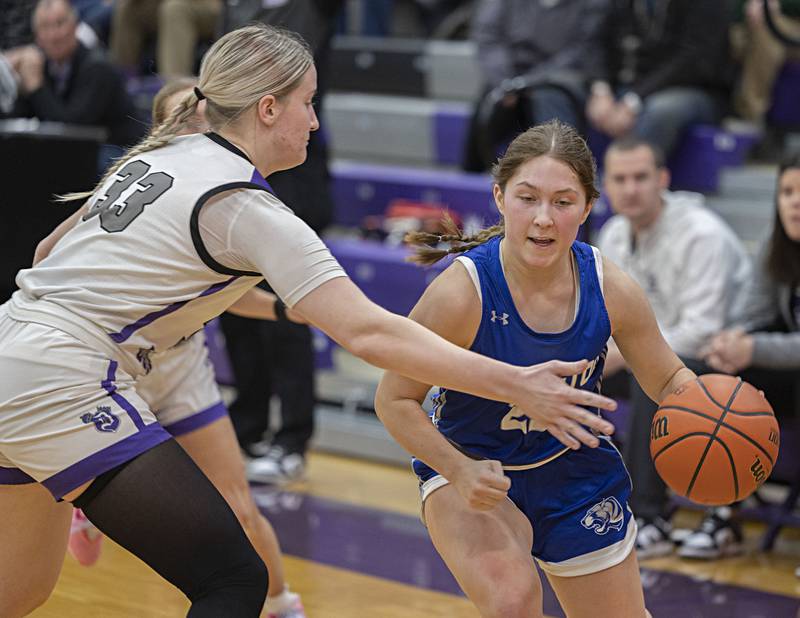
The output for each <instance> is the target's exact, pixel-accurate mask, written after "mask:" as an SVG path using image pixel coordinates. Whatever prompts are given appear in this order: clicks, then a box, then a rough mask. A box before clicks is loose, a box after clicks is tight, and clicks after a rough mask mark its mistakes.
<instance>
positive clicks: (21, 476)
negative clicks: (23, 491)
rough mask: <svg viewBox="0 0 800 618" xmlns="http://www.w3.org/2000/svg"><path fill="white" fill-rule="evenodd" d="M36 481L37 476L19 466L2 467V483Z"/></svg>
mask: <svg viewBox="0 0 800 618" xmlns="http://www.w3.org/2000/svg"><path fill="white" fill-rule="evenodd" d="M35 482H36V479H35V478H33V477H32V476H28V475H27V474H25V473H24V472H23V471H22V470H20V469H19V468H0V485H26V484H28V483H35Z"/></svg>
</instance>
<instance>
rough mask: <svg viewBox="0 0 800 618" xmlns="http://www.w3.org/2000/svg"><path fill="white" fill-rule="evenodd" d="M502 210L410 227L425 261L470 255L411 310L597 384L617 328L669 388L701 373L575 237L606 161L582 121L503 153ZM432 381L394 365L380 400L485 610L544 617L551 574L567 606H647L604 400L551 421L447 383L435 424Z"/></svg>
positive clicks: (663, 391) (457, 570)
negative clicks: (457, 225) (544, 583)
mask: <svg viewBox="0 0 800 618" xmlns="http://www.w3.org/2000/svg"><path fill="white" fill-rule="evenodd" d="M493 174H494V181H495V184H494V198H495V202H496V204H497V208H498V209H499V211H500V214H501V216H502V221H501V223H500V224H499V225H496V226H494V227H492V228H489V229H487V230H483V231H482V232H480V233H479V234H477V235H475V236H473V237H469V238H465V237H462V236H461V235H460V234H458V233H457V230H456V231H454V232H455V233H454V234H453V235H450V236H444V237H437V236H433V235H429V234H424V233H419V234H412V237H411V240H412V241H416V242H418V243H425V242H437V241H442V240H444V241H450V242H451V243H453V246H452V248H451V249H450V250H449V251H446V250H439V249H438V248H427V247H426V248H421V249H420V250H419V252H418V254H417V257H418V261H421V262H423V263H433V262H435V261H436V260H438V259H439V258H441V257H443V256H444V255H445V254H447V253H460V252H463V251H465V250H467V251H466V253H464V254H463V255H461V256H459V257H458V258H457V259H456V260H455V262H454V263H453V264H451V265H450V266H449V267H448V268H447V269H446V270H445V271H444V272H443V273H442V274H441V275H439V277H437V278H436V279H435V280H434V281H433V283H431V285H430V286H429V287H428V289H427V290H426V292H425V294H424V295H423V296H422V298H421V299H420V301H419V303H418V304H417V305H416V307H415V308H414V309H413V311H412V313H411V317H412V319H414V320H416V321H418V322H419V323H420V324H423V325H424V326H427V327H428V328H430V329H431V330H433V331H435V332H437V333H439V334H440V335H442V336H443V337H444V338H445V339H448V340H450V341H452V342H453V343H455V344H456V345H459V346H461V347H463V348H466V349H469V350H472V351H474V352H478V353H479V354H483V355H486V356H490V357H492V358H495V359H498V360H502V361H504V362H508V363H511V364H519V365H528V364H530V363H547V362H556V361H575V360H579V359H586V360H588V361H589V363H588V365H587V366H586V368H585V369H584V370H582V371H580V372H576V373H575V374H574V375H570V376H565V382H566V383H567V384H569V385H570V386H571V387H574V388H575V389H576V390H583V391H590V392H599V391H600V376H601V375H602V373H603V361H604V358H605V353H606V345H607V342H608V339H609V337H611V336H613V337H614V339H615V341H616V342H617V344H618V345H619V348H620V350H621V351H622V353H623V355H624V356H625V358H626V360H627V361H628V362H629V364H630V366H631V367H632V370H633V372H634V374H635V375H636V377H637V379H638V380H639V381H640V383H641V384H642V386H643V387H644V389H645V391H646V392H647V393H649V394H650V396H651V397H652V398H653V399H655V400H657V401H659V400H661V399H662V398H663V397H664V396H666V395H667V394H668V393H671V392H672V391H674V390H675V389H676V388H678V387H679V386H680V385H681V384H683V383H684V382H686V381H688V380H691V379H693V378H694V377H695V376H694V374H693V373H692V372H691V371H689V370H688V369H686V368H685V367H684V366H683V364H682V363H681V361H680V360H679V359H678V357H677V356H676V355H675V354H674V353H673V352H672V350H671V349H670V348H669V347H668V346H667V344H666V343H665V342H664V340H663V338H662V337H661V333H660V332H659V330H658V327H657V325H656V322H655V319H654V317H653V314H652V311H651V309H650V307H649V305H648V303H647V300H646V298H645V296H644V293H643V292H642V290H641V289H640V288H639V287H638V286H637V285H636V284H635V283H634V282H633V280H632V279H631V278H630V277H628V276H627V275H625V274H624V273H623V272H622V271H621V270H620V269H619V268H617V267H616V266H614V265H613V264H612V263H610V262H608V261H605V260H603V258H602V256H601V255H600V254H599V252H598V251H597V249H595V248H594V247H591V246H590V245H587V244H584V243H582V242H577V241H576V240H575V239H576V236H577V233H578V227H579V226H580V224H581V223H583V222H584V221H585V220H586V218H587V217H588V215H589V212H590V210H591V208H592V203H593V201H594V200H595V199H596V198H597V195H598V194H597V191H596V189H595V187H594V181H595V165H594V161H593V159H592V155H591V153H590V152H589V150H588V148H587V147H586V144H585V142H584V141H583V140H582V139H581V138H580V137H579V135H578V134H577V133H576V132H575V130H574V129H572V128H571V127H569V126H567V125H564V124H561V123H559V122H557V121H553V122H550V123H547V124H543V125H538V126H535V127H533V128H531V129H529V130H528V131H526V132H525V133H523V134H521V135H520V136H518V137H517V138H516V139H515V140H514V141H513V142H512V143H511V145H510V146H509V148H508V150H507V152H506V153H505V155H504V156H503V157H502V158H501V159H500V160H499V162H498V163H497V164H496V165H495V167H494V170H493ZM431 384H432V382H430V381H425V382H420V381H414V380H413V379H410V378H407V377H403V376H401V375H399V374H397V373H393V372H387V373H386V374H385V376H384V377H383V380H382V381H381V384H380V386H379V388H378V392H377V395H376V410H377V412H378V415H379V416H380V418H381V420H382V421H383V423H384V424H385V425H386V427H387V428H388V430H389V431H390V433H391V434H392V435H393V436H394V437H395V438H396V439H397V440H398V442H400V444H402V445H403V446H404V447H405V448H406V449H407V450H408V451H409V452H410V453H412V454H413V455H414V456H415V459H414V462H413V468H414V471H415V472H416V474H417V476H418V477H419V481H420V490H421V497H422V506H423V511H422V512H423V519H424V521H425V523H426V525H427V527H428V531H429V533H430V536H431V539H432V540H433V543H434V545H435V546H436V548H437V550H438V551H439V553H440V554H441V556H442V557H443V558H444V560H445V562H446V563H447V565H448V567H449V568H450V570H451V571H452V572H453V574H454V575H455V577H456V579H457V580H458V582H459V584H460V585H461V587H462V588H463V589H464V591H465V592H466V594H467V596H468V597H469V598H470V599H471V600H472V601H473V602H474V603H475V604H476V605H477V607H478V609H479V610H480V612H481V615H482V616H485V617H493V618H522V617H525V618H533V617H541V616H542V587H541V582H540V581H539V578H538V575H537V572H536V569H535V567H534V562H533V559H534V558H535V560H536V561H537V562H538V564H539V565H540V566H541V568H542V569H543V570H544V572H545V573H546V574H547V577H548V579H549V580H550V582H551V584H552V586H553V588H554V590H555V591H556V594H557V595H558V598H559V601H560V602H561V605H562V607H563V608H564V610H565V612H566V614H567V616H569V617H570V618H594V617H595V616H598V615H601V616H613V617H614V618H644V617H645V616H648V615H649V614H648V613H647V611H646V609H645V606H644V596H643V593H642V587H641V583H640V579H639V570H638V564H637V560H636V555H635V552H634V551H633V548H634V542H635V537H636V522H635V520H634V518H633V517H632V514H631V512H630V509H629V508H628V497H629V496H630V491H631V485H630V479H629V477H628V474H627V472H626V470H625V467H624V465H623V463H622V459H621V457H620V454H619V452H618V451H617V449H616V448H615V447H614V445H613V444H612V443H611V440H610V439H609V438H608V437H607V436H605V435H603V434H598V433H595V432H592V431H591V428H590V426H589V425H590V421H591V420H593V419H596V418H597V417H598V412H599V411H598V410H597V409H595V408H593V407H591V406H586V407H583V408H580V412H579V413H578V414H576V415H575V416H573V417H571V418H564V417H562V418H554V417H553V416H552V415H551V414H550V413H549V412H548V411H547V410H544V409H541V408H539V406H538V405H537V403H536V402H535V401H533V402H530V403H528V404H527V406H525V407H524V408H522V407H520V406H519V405H515V404H514V403H513V402H506V401H505V400H503V399H496V398H493V397H480V396H475V395H471V394H467V393H465V392H463V391H459V390H458V389H451V388H440V389H439V391H438V394H437V395H436V396H435V397H434V410H433V414H432V420H433V423H431V419H429V418H428V417H427V415H426V414H425V412H424V411H423V409H422V407H421V402H422V401H423V400H424V398H425V397H426V395H427V393H428V391H429V389H430V386H431Z"/></svg>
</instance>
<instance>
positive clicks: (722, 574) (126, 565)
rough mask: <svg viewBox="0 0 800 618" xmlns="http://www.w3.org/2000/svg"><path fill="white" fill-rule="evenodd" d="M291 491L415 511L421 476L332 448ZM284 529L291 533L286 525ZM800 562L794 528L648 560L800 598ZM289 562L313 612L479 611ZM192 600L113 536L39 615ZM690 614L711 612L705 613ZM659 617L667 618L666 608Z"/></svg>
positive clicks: (178, 605) (157, 610) (412, 614)
mask: <svg viewBox="0 0 800 618" xmlns="http://www.w3.org/2000/svg"><path fill="white" fill-rule="evenodd" d="M289 489H290V490H291V491H292V492H297V494H299V495H303V496H313V497H316V498H319V499H321V500H327V501H330V502H334V501H335V502H336V503H343V504H345V505H352V506H353V507H364V508H367V509H375V510H378V511H385V512H387V513H391V514H399V515H405V516H415V515H416V514H417V512H418V508H419V507H418V492H417V487H416V482H415V480H414V477H413V476H412V475H411V473H410V471H409V470H408V469H405V468H399V467H393V466H385V465H380V464H373V463H368V462H364V461H358V460H354V459H349V458H344V457H337V456H332V455H326V454H312V456H311V457H310V460H309V467H308V478H307V480H306V481H304V482H302V483H298V484H295V485H293V486H292V487H290V488H289ZM268 516H269V515H268ZM696 518H697V516H696V514H681V516H680V520H679V523H684V524H687V525H691V524H693V523H694V521H695V520H696ZM406 519H408V518H406ZM276 527H277V526H276ZM758 532H759V530H758V528H757V527H755V528H750V529H749V530H748V539H749V540H750V541H751V545H753V546H754V545H755V543H756V542H757V536H758ZM278 534H279V536H281V530H280V528H278ZM390 558H391V557H390ZM798 564H800V535H798V533H797V532H796V531H791V532H790V533H788V534H784V535H782V539H781V541H780V542H779V544H778V547H777V550H776V551H775V552H773V553H772V554H769V555H762V554H759V553H757V552H755V551H754V550H753V551H750V552H748V553H747V554H746V555H745V556H743V557H738V558H732V559H727V560H721V561H716V562H687V561H684V560H680V559H677V558H664V559H660V560H655V561H649V562H646V563H645V564H644V566H645V567H648V569H650V570H651V575H652V571H655V572H663V573H683V574H685V575H689V576H691V577H692V578H693V580H696V581H698V582H708V581H713V582H716V583H721V584H732V585H735V586H741V587H745V588H750V589H754V590H762V591H766V592H771V593H776V594H780V595H786V596H790V597H798V598H800V580H798V579H796V578H795V577H794V568H795V566H797V565H798ZM285 565H286V572H287V579H288V581H289V582H290V584H291V586H292V589H293V590H295V591H297V592H299V593H301V595H302V597H303V602H304V604H305V607H306V610H307V613H308V615H309V616H310V617H312V618H367V617H377V618H401V617H402V618H423V617H424V618H429V617H434V618H439V617H441V618H450V617H462V616H463V617H464V618H476V617H477V616H478V613H477V612H476V611H475V609H474V608H473V607H472V606H471V604H470V603H469V602H468V601H466V600H465V599H464V598H463V597H460V596H457V595H455V594H448V593H445V592H439V591H436V590H430V589H424V588H421V587H417V586H412V585H409V584H406V583H399V582H398V581H393V580H390V579H385V578H382V577H376V576H373V575H367V574H364V573H363V572H357V571H354V570H350V569H347V568H340V567H336V566H331V565H330V564H323V563H320V562H318V561H315V560H310V559H302V558H298V557H293V556H287V557H286V558H285ZM187 607H188V603H187V602H186V600H185V599H184V598H183V596H182V595H181V594H180V593H179V592H177V591H176V590H175V589H174V588H172V587H171V586H170V585H169V584H167V583H166V582H164V581H163V580H161V579H160V578H159V577H158V576H157V575H156V574H155V573H153V572H152V571H151V570H150V569H149V567H147V566H146V565H144V564H143V563H142V562H140V561H139V560H138V559H137V558H135V557H133V556H132V555H130V554H129V553H127V552H126V551H125V550H123V549H121V548H119V547H117V546H115V545H114V544H113V543H110V542H108V540H107V539H106V541H105V545H104V549H103V554H102V556H101V558H100V560H99V561H98V563H97V564H96V565H94V566H93V567H90V568H85V567H81V566H79V565H78V564H77V562H75V561H74V560H73V559H72V558H71V557H69V556H68V557H67V558H66V560H65V563H64V569H63V571H62V574H61V578H60V579H59V582H58V585H57V586H56V589H55V591H54V592H53V595H52V596H51V598H50V600H49V601H48V602H47V603H46V604H45V605H44V606H42V607H41V608H39V609H38V610H36V611H35V612H34V613H33V614H31V616H33V617H34V618H94V617H97V618H127V617H131V618H132V617H151V616H152V617H153V618H162V617H163V618H173V617H178V616H183V615H185V612H186V609H187ZM686 615H687V616H688V615H692V616H695V615H697V616H703V615H704V614H703V613H702V611H701V613H691V614H689V613H687V614H686ZM654 616H655V618H660V615H658V614H654ZM764 616H770V614H769V613H766V614H764ZM798 616H800V614H798Z"/></svg>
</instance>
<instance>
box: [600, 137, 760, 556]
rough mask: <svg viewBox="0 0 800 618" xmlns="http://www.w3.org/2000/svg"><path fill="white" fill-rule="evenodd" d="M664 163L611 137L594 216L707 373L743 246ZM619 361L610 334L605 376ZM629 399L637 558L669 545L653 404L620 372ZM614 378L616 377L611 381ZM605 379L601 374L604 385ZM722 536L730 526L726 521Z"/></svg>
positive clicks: (695, 365) (673, 340)
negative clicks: (605, 216)
mask: <svg viewBox="0 0 800 618" xmlns="http://www.w3.org/2000/svg"><path fill="white" fill-rule="evenodd" d="M668 186H669V172H668V171H667V169H666V167H665V164H664V158H663V154H661V152H660V151H659V150H658V148H657V147H655V146H652V145H650V144H648V143H647V142H645V141H643V140H640V139H638V138H635V137H629V138H627V139H625V140H621V141H618V142H614V143H612V144H611V146H610V147H609V148H608V150H607V152H606V155H605V176H604V188H605V192H606V195H607V196H608V200H609V202H610V204H611V208H612V210H613V211H614V212H615V213H616V215H615V216H614V217H612V218H611V219H609V221H608V222H607V223H606V224H605V225H604V226H603V228H602V230H601V231H600V237H599V239H598V243H597V244H598V247H599V249H600V251H601V252H602V253H603V254H604V255H605V256H606V257H608V258H610V259H611V260H612V261H614V262H615V263H616V264H617V265H618V266H620V267H621V268H622V270H624V271H626V272H627V273H628V274H629V275H631V276H632V277H633V278H634V279H635V280H636V282H637V283H639V285H641V286H642V288H643V289H644V291H645V294H647V297H648V299H649V301H650V304H651V305H652V307H653V311H654V312H655V315H656V320H657V321H658V325H659V327H660V328H661V332H662V333H663V335H664V339H666V341H667V343H668V344H669V345H670V347H671V348H672V349H673V350H674V351H675V352H676V353H677V354H678V356H680V357H681V360H683V362H684V363H685V364H686V366H687V367H689V368H690V369H692V370H693V371H695V373H708V368H707V367H705V366H704V364H703V363H702V361H701V358H702V355H701V353H700V350H701V348H702V346H703V345H704V344H705V343H706V342H707V341H708V339H709V338H710V337H711V336H713V335H714V334H715V333H717V332H719V331H720V330H722V329H723V328H727V327H729V326H730V325H731V324H734V323H735V319H736V318H737V317H738V316H740V315H741V309H740V308H739V306H737V303H736V302H735V293H736V291H737V290H739V289H740V288H741V286H743V285H744V284H745V282H746V281H747V280H748V279H749V277H750V263H749V260H748V258H747V255H746V254H745V251H744V248H743V246H742V244H741V242H740V241H739V239H738V238H737V237H736V235H735V234H734V232H733V231H732V230H731V229H730V228H729V227H728V225H727V224H726V223H725V222H724V221H722V219H720V218H719V217H718V216H717V215H716V214H714V213H713V212H711V211H710V210H707V209H706V208H705V207H704V205H703V198H702V196H701V195H699V194H696V193H687V192H680V193H672V192H669V191H667V187H668ZM622 369H626V366H625V361H624V360H623V358H622V355H621V354H620V352H619V350H618V349H617V347H616V345H615V344H614V342H613V341H611V342H610V343H609V349H608V355H607V357H606V364H605V376H606V377H611V376H613V375H614V374H615V373H617V372H619V371H620V370H622ZM620 378H621V381H623V382H625V383H627V386H628V396H629V399H630V403H631V412H630V419H629V428H628V432H627V436H626V438H625V448H624V449H623V450H624V456H625V463H626V464H627V466H628V470H629V471H630V474H631V478H632V480H633V494H632V496H631V508H632V509H633V511H634V512H635V513H636V515H637V517H638V518H639V531H638V535H637V539H636V546H637V551H638V553H639V557H640V558H643V559H645V558H650V557H655V556H659V555H665V554H667V553H669V552H671V551H672V550H673V543H672V541H671V540H670V538H669V533H670V526H669V524H668V523H667V521H666V520H665V518H664V515H665V510H666V507H667V493H666V487H665V485H664V482H663V481H662V480H661V478H660V477H659V476H658V474H657V473H656V470H655V467H654V466H653V462H652V460H651V458H650V450H649V438H650V425H651V423H652V419H653V415H654V414H655V411H656V404H655V403H654V402H653V401H652V400H651V399H650V398H649V397H648V396H647V395H646V394H645V392H644V391H643V390H642V389H641V387H639V386H638V384H637V382H636V380H635V379H634V378H633V377H632V376H629V375H628V374H627V372H626V373H625V374H622V376H620ZM620 378H618V379H617V380H616V382H617V383H618V384H617V385H619V382H620ZM613 382H614V380H612V383H611V384H608V380H605V381H604V384H603V389H604V391H606V392H607V393H610V392H611V391H610V390H609V389H608V388H607V387H611V388H613V387H614V386H615V385H614V384H613ZM728 532H729V533H730V534H729V537H728V538H729V540H730V542H731V544H733V542H734V541H736V540H738V536H737V534H738V530H731V529H730V528H729V530H728Z"/></svg>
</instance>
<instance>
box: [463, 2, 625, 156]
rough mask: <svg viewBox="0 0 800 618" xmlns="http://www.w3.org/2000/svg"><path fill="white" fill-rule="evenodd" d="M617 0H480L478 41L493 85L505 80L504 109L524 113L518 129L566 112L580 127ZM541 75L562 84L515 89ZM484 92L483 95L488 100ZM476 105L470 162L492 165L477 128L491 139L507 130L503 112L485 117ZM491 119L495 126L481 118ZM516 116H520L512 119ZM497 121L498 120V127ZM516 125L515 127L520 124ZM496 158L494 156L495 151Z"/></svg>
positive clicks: (476, 21) (564, 117) (474, 35)
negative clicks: (613, 1) (588, 85)
mask: <svg viewBox="0 0 800 618" xmlns="http://www.w3.org/2000/svg"><path fill="white" fill-rule="evenodd" d="M609 3H610V0H573V1H571V2H559V1H556V2H552V1H551V2H537V1H535V0H480V1H479V2H478V3H477V5H476V8H475V13H474V15H473V22H472V35H471V36H472V39H473V40H474V41H475V42H476V44H477V46H478V61H479V63H480V67H481V71H482V74H483V79H484V82H485V85H486V90H485V92H484V95H483V96H485V94H486V92H488V91H490V90H493V89H496V88H503V89H505V90H507V91H508V94H506V96H505V97H504V98H503V99H502V101H500V103H499V108H500V109H498V110H497V113H499V115H500V116H506V117H508V116H509V115H511V116H513V115H515V114H521V118H520V120H519V121H518V122H519V124H518V127H517V129H519V130H521V129H523V128H524V127H525V126H528V125H531V124H540V123H543V122H547V121H548V120H551V119H554V118H556V119H559V120H561V121H562V122H565V123H567V124H570V125H572V126H574V127H578V128H580V127H582V126H583V124H584V117H583V108H584V105H585V102H586V96H587V91H586V82H587V79H588V76H590V75H596V74H598V73H599V72H600V71H601V70H602V67H603V65H604V62H603V56H602V53H601V52H602V50H603V46H602V41H603V34H602V28H603V27H604V24H606V23H607V13H608V10H609V8H610V4H609ZM533 78H542V79H544V80H548V81H551V82H555V83H557V84H561V85H562V87H556V86H549V85H544V86H540V87H536V88H533V89H532V90H531V91H526V92H522V93H521V92H518V91H515V90H513V88H514V87H515V86H514V84H515V82H520V81H522V80H524V79H533ZM483 96H482V97H481V101H482V100H483ZM480 111H481V103H480V102H479V103H478V105H477V106H476V114H475V117H474V118H473V123H472V127H471V130H470V137H469V139H468V144H467V152H466V156H465V162H464V167H465V169H467V170H471V171H480V170H482V169H483V168H485V166H486V164H487V163H488V161H486V160H485V159H487V158H490V157H488V156H486V153H483V152H480V150H481V149H482V148H483V146H482V145H481V144H480V139H479V138H478V132H479V131H484V130H488V131H489V132H490V133H491V134H493V135H492V138H491V139H490V140H489V141H491V142H495V141H497V142H501V141H502V138H504V137H507V135H497V133H501V132H505V129H504V128H503V127H502V125H503V124H505V125H506V126H507V125H508V124H509V123H508V121H507V120H505V121H504V120H503V119H502V118H495V119H488V118H480V117H479V112H480ZM487 121H488V122H489V123H490V125H493V126H489V127H485V126H481V125H482V124H483V123H486V122H487ZM511 124H513V122H512V123H511ZM494 127H497V128H494ZM514 132H516V131H514ZM491 158H493V157H491Z"/></svg>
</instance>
